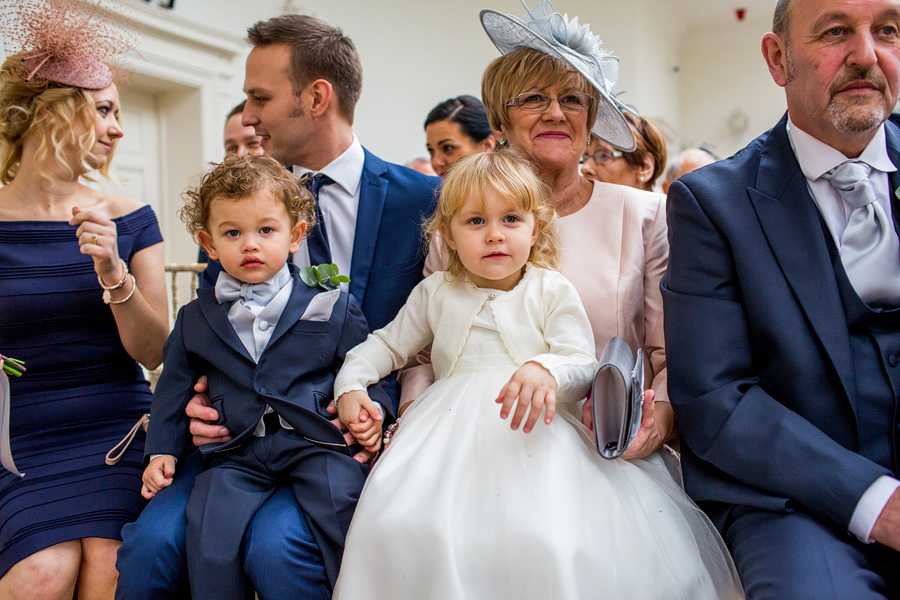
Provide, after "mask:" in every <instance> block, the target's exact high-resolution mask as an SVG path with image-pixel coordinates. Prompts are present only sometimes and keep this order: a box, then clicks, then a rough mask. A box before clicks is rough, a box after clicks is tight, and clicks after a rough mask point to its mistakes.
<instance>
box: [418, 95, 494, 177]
mask: <svg viewBox="0 0 900 600" xmlns="http://www.w3.org/2000/svg"><path fill="white" fill-rule="evenodd" d="M425 139H426V142H425V148H426V149H427V150H428V156H429V157H430V158H431V168H432V169H434V172H435V173H437V174H438V175H439V176H440V177H444V176H446V175H447V171H448V170H449V169H450V167H452V166H453V163H455V162H456V161H457V160H459V159H460V158H462V157H463V156H465V155H467V154H472V153H474V152H490V151H491V150H493V149H494V147H495V146H496V145H497V141H496V140H495V139H494V133H493V132H492V131H491V126H490V124H489V123H488V120H487V115H486V114H485V112H484V105H483V104H482V103H481V101H480V100H479V99H478V98H476V97H475V96H457V97H456V98H450V99H449V100H444V101H443V102H441V103H440V104H438V105H437V106H435V107H434V108H432V109H431V112H430V113H428V116H427V117H426V118H425Z"/></svg>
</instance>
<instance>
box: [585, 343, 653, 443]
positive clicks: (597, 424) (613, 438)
mask: <svg viewBox="0 0 900 600" xmlns="http://www.w3.org/2000/svg"><path fill="white" fill-rule="evenodd" d="M591 392H592V394H591V396H592V398H593V403H594V405H593V417H594V441H595V442H596V444H597V450H598V451H599V452H600V455H601V456H602V457H603V458H608V459H614V458H619V457H620V456H622V454H624V453H625V450H627V449H628V446H629V445H630V444H631V442H632V441H633V440H634V436H635V435H637V431H638V428H639V427H640V424H641V402H642V400H643V397H644V353H643V352H641V350H640V348H638V351H637V356H636V357H632V354H631V347H630V346H629V345H628V342H626V341H625V340H623V339H622V338H620V337H618V336H617V337H614V338H612V339H611V340H609V343H608V344H606V347H605V348H604V349H603V353H602V354H601V355H600V368H599V369H598V370H597V376H596V377H595V378H594V385H593V387H592V388H591Z"/></svg>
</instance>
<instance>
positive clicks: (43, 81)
mask: <svg viewBox="0 0 900 600" xmlns="http://www.w3.org/2000/svg"><path fill="white" fill-rule="evenodd" d="M0 35H2V36H3V46H4V50H5V51H6V54H7V55H8V56H9V58H7V60H6V63H5V67H6V69H8V71H9V73H10V74H11V75H12V76H13V77H14V78H16V79H17V80H18V81H20V82H21V83H24V84H27V85H29V86H31V87H36V88H41V87H47V86H50V85H52V84H62V85H68V86H73V87H79V88H84V89H87V90H100V89H103V88H105V87H108V86H109V85H111V84H112V83H113V81H116V80H118V79H119V78H120V76H121V75H123V74H125V73H126V72H127V70H126V69H124V67H123V66H122V65H121V64H117V62H116V59H117V58H119V57H120V56H121V55H122V54H123V53H125V52H127V51H128V50H130V49H132V48H134V47H135V46H137V40H138V35H137V33H136V32H135V29H134V24H133V22H132V21H131V20H130V19H128V18H127V17H126V16H125V15H123V14H122V13H121V12H120V10H118V9H117V8H116V7H114V6H112V5H111V3H110V2H103V0H0Z"/></svg>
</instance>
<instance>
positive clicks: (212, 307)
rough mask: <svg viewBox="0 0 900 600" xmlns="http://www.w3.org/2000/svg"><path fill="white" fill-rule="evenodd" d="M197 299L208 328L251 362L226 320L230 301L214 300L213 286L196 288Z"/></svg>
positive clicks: (248, 354) (251, 359)
mask: <svg viewBox="0 0 900 600" xmlns="http://www.w3.org/2000/svg"><path fill="white" fill-rule="evenodd" d="M197 300H198V301H199V302H200V312H202V313H203V316H204V318H206V321H207V322H208V323H209V327H210V329H212V330H213V332H215V334H216V335H217V336H219V338H221V339H222V341H223V342H225V344H227V345H228V346H229V347H230V348H231V349H232V350H234V351H235V352H237V353H239V354H241V355H242V356H245V357H246V358H247V360H249V361H251V362H252V361H253V358H251V357H250V353H249V352H247V349H246V348H244V344H243V342H241V338H239V337H238V334H237V333H236V332H235V331H234V327H232V326H231V322H230V321H229V320H228V310H229V309H230V308H231V303H230V302H226V303H225V304H219V301H218V300H216V290H215V288H200V289H199V290H197Z"/></svg>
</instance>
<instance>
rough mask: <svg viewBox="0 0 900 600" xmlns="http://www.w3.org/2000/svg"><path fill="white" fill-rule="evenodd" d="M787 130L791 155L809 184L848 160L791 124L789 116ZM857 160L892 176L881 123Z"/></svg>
mask: <svg viewBox="0 0 900 600" xmlns="http://www.w3.org/2000/svg"><path fill="white" fill-rule="evenodd" d="M787 130H788V137H789V138H790V140H791V145H792V146H793V148H794V154H795V155H796V156H797V162H799V163H800V169H801V170H802V171H803V175H804V176H805V177H806V178H807V179H809V180H810V181H815V180H816V179H818V178H819V177H821V176H822V175H824V174H825V173H827V172H828V171H830V170H831V169H833V168H835V167H836V166H838V165H839V164H841V163H843V162H846V161H847V160H849V159H848V158H847V157H846V156H844V154H843V153H842V152H841V151H840V150H836V149H835V148H832V147H831V146H829V145H828V144H826V143H825V142H823V141H821V140H818V139H816V138H814V137H813V136H811V135H810V134H808V133H806V132H805V131H803V130H802V129H800V128H799V127H797V126H796V125H794V123H793V122H792V121H791V119H790V117H788V123H787ZM857 160H859V161H861V162H864V163H866V164H867V165H869V166H870V167H872V168H873V169H875V170H877V171H881V172H882V173H893V172H894V171H896V170H897V167H895V166H894V163H892V162H891V159H890V157H889V156H888V153H887V139H886V137H885V132H884V123H882V124H881V126H880V127H879V128H878V131H876V132H875V136H874V137H873V138H872V140H871V141H870V142H869V145H868V146H866V149H865V150H863V152H862V154H860V155H859V158H858V159H857Z"/></svg>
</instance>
